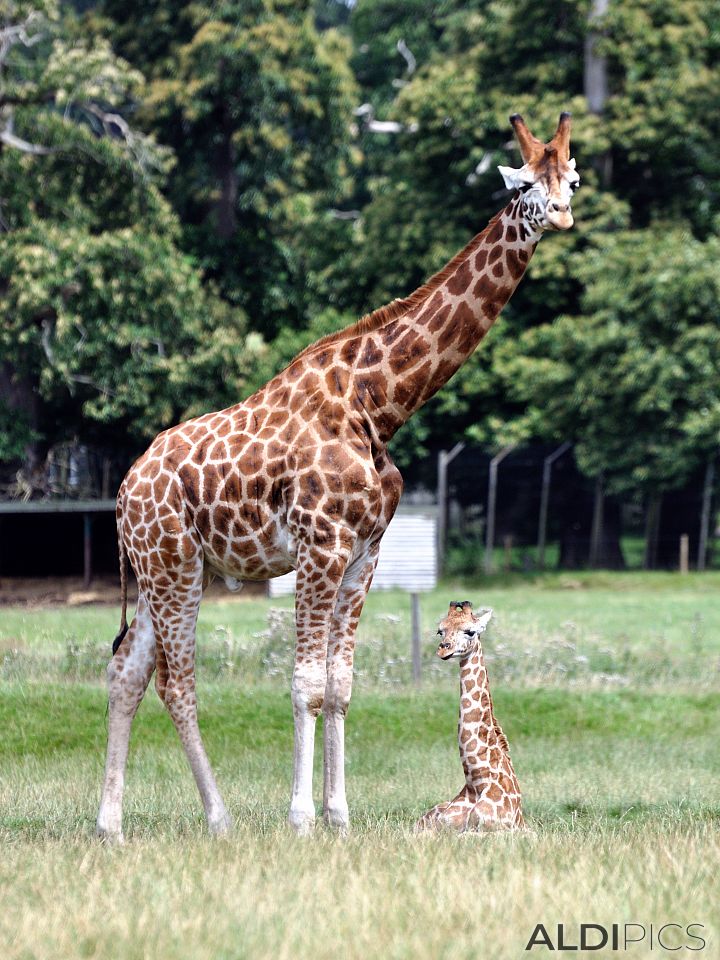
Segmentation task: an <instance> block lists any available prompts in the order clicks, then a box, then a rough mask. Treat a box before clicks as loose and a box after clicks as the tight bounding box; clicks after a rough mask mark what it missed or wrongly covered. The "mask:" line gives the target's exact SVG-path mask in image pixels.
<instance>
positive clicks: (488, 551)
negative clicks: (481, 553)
mask: <svg viewBox="0 0 720 960" xmlns="http://www.w3.org/2000/svg"><path fill="white" fill-rule="evenodd" d="M514 449H515V444H514V443H511V444H509V445H508V446H507V447H504V448H503V449H502V450H501V451H500V453H498V454H496V455H495V456H494V457H493V458H492V460H491V461H490V479H489V481H488V509H487V530H486V534H485V573H492V571H493V556H492V553H493V547H494V545H495V504H496V502H497V474H498V465H499V464H500V463H501V462H502V461H503V460H504V459H505V457H506V456H507V455H508V454H509V453H512V451H513V450H514Z"/></svg>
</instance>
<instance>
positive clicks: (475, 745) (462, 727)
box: [458, 650, 504, 788]
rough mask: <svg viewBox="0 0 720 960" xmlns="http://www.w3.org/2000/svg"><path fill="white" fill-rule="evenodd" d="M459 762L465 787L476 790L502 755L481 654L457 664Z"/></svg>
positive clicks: (478, 652)
mask: <svg viewBox="0 0 720 960" xmlns="http://www.w3.org/2000/svg"><path fill="white" fill-rule="evenodd" d="M458 743H459V746H460V759H461V760H462V765H463V770H464V771H465V781H466V783H467V785H468V786H469V787H473V788H478V787H479V786H481V785H482V783H483V782H484V781H485V780H486V779H487V777H488V776H489V773H490V768H491V766H492V767H494V768H495V769H497V766H498V763H499V761H500V758H501V751H503V752H504V736H503V737H502V740H501V734H499V733H498V729H497V724H496V722H495V715H494V713H493V703H492V697H491V696H490V687H489V684H488V676H487V670H486V669H485V661H484V658H483V654H482V651H480V650H477V651H475V653H473V654H471V655H470V656H468V657H466V658H465V659H464V660H462V661H461V663H460V718H459V720H458Z"/></svg>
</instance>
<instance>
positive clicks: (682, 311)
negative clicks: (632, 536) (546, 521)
mask: <svg viewBox="0 0 720 960" xmlns="http://www.w3.org/2000/svg"><path fill="white" fill-rule="evenodd" d="M719 256H720V243H719V241H718V238H717V237H712V238H710V239H709V240H707V241H705V242H703V241H700V240H697V239H695V238H694V237H693V236H692V234H691V233H690V232H689V230H688V229H685V230H683V229H682V227H680V226H670V225H668V224H663V225H662V226H660V225H658V226H657V227H654V228H650V229H648V230H634V231H623V232H619V233H615V234H609V235H607V236H605V237H602V236H598V237H597V238H595V239H594V242H593V243H592V245H591V246H589V247H588V248H587V249H586V250H585V251H584V254H583V258H582V260H581V261H579V262H578V264H577V270H578V276H579V278H580V280H581V282H582V283H583V284H584V294H583V297H582V300H581V304H580V306H581V311H582V312H581V314H580V315H579V316H561V317H558V318H557V319H556V320H555V321H554V322H552V323H551V324H547V325H542V326H538V327H536V328H534V329H532V330H529V331H527V332H526V333H525V334H523V335H522V336H521V337H520V339H519V341H518V342H517V343H516V344H515V343H513V344H504V345H503V350H502V351H500V353H501V356H502V359H503V362H504V364H505V368H504V373H505V377H506V385H507V389H508V391H509V392H510V394H511V395H512V396H514V397H515V398H516V399H518V400H520V401H522V402H523V403H526V404H527V408H526V410H525V413H524V415H523V416H521V417H518V418H516V419H515V420H513V421H512V422H511V423H508V425H507V437H508V438H510V437H511V436H512V437H515V438H517V437H521V436H522V435H523V434H525V435H531V436H542V437H545V438H547V439H559V438H567V439H572V440H574V441H575V443H576V457H577V460H578V464H579V465H580V467H581V469H582V470H583V471H584V472H585V473H587V474H588V475H590V476H596V475H597V474H598V473H599V472H600V471H604V474H605V477H606V479H607V481H608V485H609V489H611V490H613V491H615V492H621V493H628V492H632V491H636V490H640V491H643V492H649V491H653V490H655V491H662V490H666V489H673V488H676V487H678V486H681V485H682V484H683V483H684V482H685V481H687V479H688V477H689V476H691V475H692V473H693V472H694V471H695V470H696V469H697V468H698V466H699V465H700V464H702V463H704V462H705V461H706V460H707V458H708V456H709V455H710V454H711V453H713V452H714V450H715V449H716V448H717V444H718V438H719V437H720V389H719V387H718V378H717V371H718V369H719V368H720V331H719V330H718V326H717V317H718V315H720V275H718V271H717V262H718V257H719Z"/></svg>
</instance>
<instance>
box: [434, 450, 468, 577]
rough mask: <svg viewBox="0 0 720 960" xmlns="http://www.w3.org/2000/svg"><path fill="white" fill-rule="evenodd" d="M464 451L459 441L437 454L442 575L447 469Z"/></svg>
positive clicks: (439, 543) (445, 530) (441, 566)
mask: <svg viewBox="0 0 720 960" xmlns="http://www.w3.org/2000/svg"><path fill="white" fill-rule="evenodd" d="M464 449H465V444H464V443H463V442H462V441H460V443H456V444H455V446H454V447H453V448H452V450H450V451H449V452H448V451H447V450H441V451H440V452H439V453H438V465H437V502H438V519H437V565H438V573H439V574H442V570H443V566H444V565H445V547H446V544H447V468H448V465H449V464H451V463H452V461H453V460H454V459H455V457H456V456H457V455H458V454H459V453H461V452H462V451H463V450H464Z"/></svg>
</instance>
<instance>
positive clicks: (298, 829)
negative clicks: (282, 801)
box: [288, 809, 315, 837]
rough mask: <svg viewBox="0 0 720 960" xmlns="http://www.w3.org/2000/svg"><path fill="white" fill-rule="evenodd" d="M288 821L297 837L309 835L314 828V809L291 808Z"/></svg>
mask: <svg viewBox="0 0 720 960" xmlns="http://www.w3.org/2000/svg"><path fill="white" fill-rule="evenodd" d="M288 823H289V824H290V826H291V827H292V828H293V830H294V831H295V833H296V834H297V835H298V836H299V837H309V836H310V835H311V834H312V833H313V831H314V830H315V811H314V810H313V811H312V813H310V812H308V811H304V810H292V809H291V810H290V816H289V817H288Z"/></svg>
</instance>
